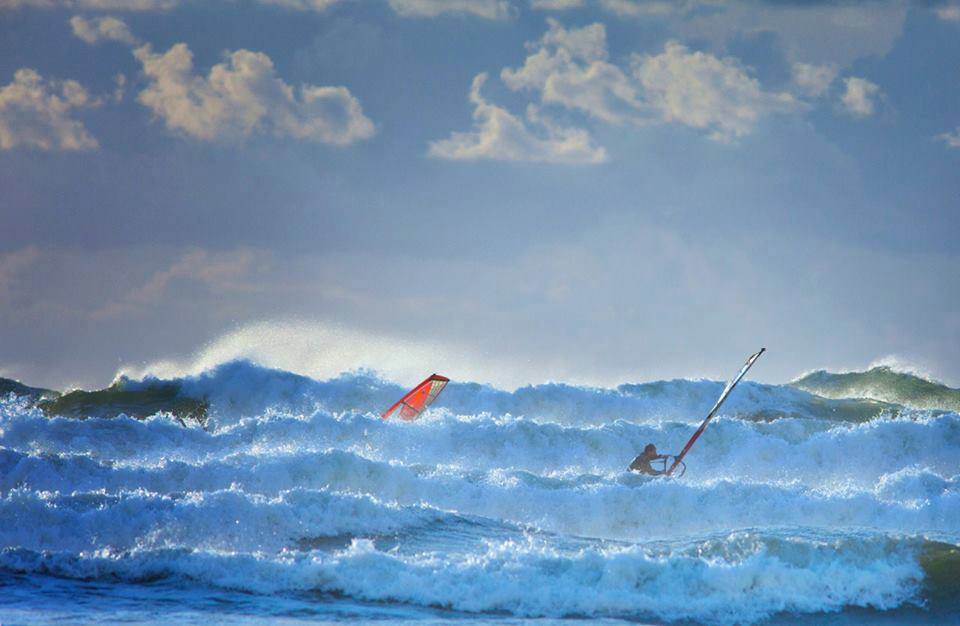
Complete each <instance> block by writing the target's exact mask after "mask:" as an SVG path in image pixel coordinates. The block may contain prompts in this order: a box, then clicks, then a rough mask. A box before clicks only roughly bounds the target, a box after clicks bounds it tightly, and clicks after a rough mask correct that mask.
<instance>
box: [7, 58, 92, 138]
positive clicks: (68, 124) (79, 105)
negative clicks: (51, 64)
mask: <svg viewBox="0 0 960 626" xmlns="http://www.w3.org/2000/svg"><path fill="white" fill-rule="evenodd" d="M99 104H100V102H99V100H97V99H95V98H92V97H91V96H90V94H89V93H88V92H87V90H86V89H84V88H83V86H82V85H80V83H78V82H76V81H73V80H67V81H62V82H59V81H48V80H45V79H44V78H43V77H41V76H40V74H38V73H37V72H36V71H34V70H32V69H28V68H23V69H20V70H17V72H16V73H15V74H14V75H13V82H12V83H10V84H9V85H5V86H3V87H0V150H11V149H13V148H16V147H18V146H26V147H32V148H38V149H40V150H92V149H94V148H97V147H98V144H97V140H96V139H94V137H93V136H92V135H91V134H90V133H89V131H87V129H86V127H84V125H83V123H81V122H80V121H78V120H76V119H74V118H73V117H72V116H71V115H72V113H73V112H74V110H76V109H84V108H89V107H94V106H98V105H99Z"/></svg>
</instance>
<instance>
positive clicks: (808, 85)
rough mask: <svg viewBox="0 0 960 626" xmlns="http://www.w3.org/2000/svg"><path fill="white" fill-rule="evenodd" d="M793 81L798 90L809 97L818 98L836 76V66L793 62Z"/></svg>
mask: <svg viewBox="0 0 960 626" xmlns="http://www.w3.org/2000/svg"><path fill="white" fill-rule="evenodd" d="M792 69H793V82H794V84H796V86H797V88H798V89H799V90H800V92H801V93H802V94H803V95H805V96H809V97H811V98H819V97H820V96H822V95H823V94H825V93H826V92H827V90H828V89H829V88H830V85H831V84H833V81H834V79H835V78H836V77H837V68H836V66H833V65H812V64H809V63H794V64H793V68H792Z"/></svg>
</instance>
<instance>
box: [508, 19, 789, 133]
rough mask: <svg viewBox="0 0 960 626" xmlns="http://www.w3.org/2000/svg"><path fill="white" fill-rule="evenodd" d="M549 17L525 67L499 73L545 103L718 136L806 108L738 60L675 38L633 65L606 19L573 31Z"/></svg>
mask: <svg viewBox="0 0 960 626" xmlns="http://www.w3.org/2000/svg"><path fill="white" fill-rule="evenodd" d="M547 21H548V24H549V29H548V31H547V33H546V34H544V35H543V37H541V39H540V40H539V41H538V42H536V43H535V44H534V45H533V46H531V48H532V54H530V55H529V56H528V57H527V58H526V60H525V62H524V64H523V66H522V67H520V68H517V69H513V68H505V69H504V70H503V71H502V72H501V74H500V76H501V78H502V79H503V82H504V83H505V84H506V85H507V86H508V87H510V88H511V89H513V90H515V91H532V92H535V93H538V94H539V96H540V101H541V102H542V103H543V104H545V105H557V106H561V107H564V108H567V109H571V110H575V111H579V112H582V113H585V114H587V115H589V116H591V117H593V118H595V119H597V120H600V121H602V122H606V123H610V124H623V123H632V124H649V123H654V122H666V123H671V122H678V123H681V124H685V125H687V126H692V127H694V128H700V129H703V130H707V131H710V137H711V138H713V139H716V140H719V141H730V140H732V139H735V138H737V137H742V136H744V135H746V134H748V133H750V132H751V131H752V130H753V128H754V126H755V124H756V123H757V121H758V120H759V119H760V118H761V117H763V116H765V115H768V114H771V113H775V112H787V111H791V110H795V109H799V108H802V104H801V103H800V102H798V101H797V100H796V99H795V98H794V97H793V96H791V95H790V94H788V93H771V92H767V91H764V90H763V89H762V88H761V86H760V83H759V82H758V81H757V80H756V79H755V78H753V77H751V76H750V75H749V74H747V72H746V70H745V69H744V68H743V67H742V66H740V64H739V63H738V62H737V61H736V60H735V59H732V58H718V57H715V56H713V55H711V54H707V53H703V52H692V51H690V50H689V49H688V48H686V47H685V46H683V45H681V44H679V43H677V42H669V43H668V44H667V45H666V47H665V48H664V51H663V52H662V53H660V54H657V55H650V56H641V55H634V56H633V59H632V60H633V69H632V71H631V72H627V71H624V70H623V69H621V68H620V67H619V66H618V65H616V64H614V63H612V62H611V61H610V60H609V54H608V52H607V41H606V30H605V28H604V26H603V25H602V24H592V25H589V26H584V27H582V28H571V29H569V30H568V29H566V28H564V27H563V26H562V25H561V24H560V23H559V22H557V21H556V20H554V19H549V20H547Z"/></svg>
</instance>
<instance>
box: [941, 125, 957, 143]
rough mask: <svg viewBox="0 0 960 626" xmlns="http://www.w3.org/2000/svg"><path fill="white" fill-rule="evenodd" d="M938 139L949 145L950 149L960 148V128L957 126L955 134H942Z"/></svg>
mask: <svg viewBox="0 0 960 626" xmlns="http://www.w3.org/2000/svg"><path fill="white" fill-rule="evenodd" d="M936 138H937V139H939V140H940V141H942V142H944V143H945V144H947V147H949V148H960V126H957V127H956V128H955V129H954V130H953V132H946V133H942V134H940V135H937V137H936Z"/></svg>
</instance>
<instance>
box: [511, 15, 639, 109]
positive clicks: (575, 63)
mask: <svg viewBox="0 0 960 626" xmlns="http://www.w3.org/2000/svg"><path fill="white" fill-rule="evenodd" d="M547 21H548V23H549V25H550V26H549V30H548V31H547V32H546V33H545V34H544V35H543V37H542V38H541V39H540V41H539V42H538V43H537V46H538V47H537V49H536V50H535V52H534V53H533V54H531V55H530V56H528V57H527V59H526V61H525V62H524V65H523V67H521V68H519V69H510V68H505V69H504V70H503V71H502V72H501V73H500V77H501V79H502V80H503V82H504V83H506V85H507V86H508V87H510V88H511V89H513V90H515V91H520V90H528V91H536V92H539V93H540V97H541V100H542V101H543V102H544V103H546V104H556V105H560V106H564V107H566V108H569V109H576V110H579V111H582V112H584V113H586V114H588V115H590V116H592V117H595V118H597V119H599V120H602V121H604V122H609V123H614V124H619V123H623V122H625V121H628V120H631V119H633V120H636V119H638V116H639V112H640V110H641V109H642V108H643V105H642V103H641V102H640V101H639V99H638V97H637V88H636V85H635V83H634V82H633V81H632V80H631V79H630V77H629V76H627V74H625V73H624V72H623V71H622V70H621V69H620V68H619V67H617V66H616V65H613V64H612V63H610V62H608V60H607V40H606V30H605V28H604V26H603V24H591V25H590V26H584V27H583V28H572V29H570V30H567V29H565V28H564V27H563V26H562V25H561V24H560V23H559V22H557V21H556V20H553V19H549V20H547Z"/></svg>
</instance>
